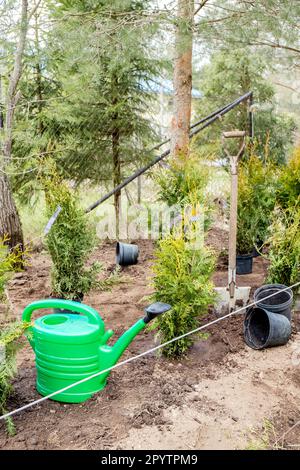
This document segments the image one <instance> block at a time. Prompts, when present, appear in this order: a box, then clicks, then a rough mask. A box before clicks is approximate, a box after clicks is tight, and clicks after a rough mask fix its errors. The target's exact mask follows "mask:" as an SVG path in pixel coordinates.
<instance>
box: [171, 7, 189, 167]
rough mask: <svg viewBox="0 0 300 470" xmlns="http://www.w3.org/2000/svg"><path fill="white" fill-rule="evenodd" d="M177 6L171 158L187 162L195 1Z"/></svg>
mask: <svg viewBox="0 0 300 470" xmlns="http://www.w3.org/2000/svg"><path fill="white" fill-rule="evenodd" d="M177 5H178V13H177V25H176V33H175V61H174V75H173V86H174V105H173V118H172V121H171V155H172V156H173V157H174V158H176V159H185V158H188V155H189V132H190V124H191V104H192V51H193V24H194V0H178V4H177Z"/></svg>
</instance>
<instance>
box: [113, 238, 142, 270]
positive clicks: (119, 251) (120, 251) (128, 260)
mask: <svg viewBox="0 0 300 470" xmlns="http://www.w3.org/2000/svg"><path fill="white" fill-rule="evenodd" d="M138 256H139V247H138V246H137V245H131V244H129V243H121V242H117V246H116V257H117V264H119V265H120V266H130V265H131V264H136V263H137V261H138Z"/></svg>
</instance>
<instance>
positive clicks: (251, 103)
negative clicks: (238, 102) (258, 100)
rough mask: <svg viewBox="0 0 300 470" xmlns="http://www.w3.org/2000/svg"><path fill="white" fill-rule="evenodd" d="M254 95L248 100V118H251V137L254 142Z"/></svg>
mask: <svg viewBox="0 0 300 470" xmlns="http://www.w3.org/2000/svg"><path fill="white" fill-rule="evenodd" d="M252 106H253V93H251V95H250V96H249V100H248V116H249V137H250V139H251V140H252V139H253V138H254V117H253V111H252Z"/></svg>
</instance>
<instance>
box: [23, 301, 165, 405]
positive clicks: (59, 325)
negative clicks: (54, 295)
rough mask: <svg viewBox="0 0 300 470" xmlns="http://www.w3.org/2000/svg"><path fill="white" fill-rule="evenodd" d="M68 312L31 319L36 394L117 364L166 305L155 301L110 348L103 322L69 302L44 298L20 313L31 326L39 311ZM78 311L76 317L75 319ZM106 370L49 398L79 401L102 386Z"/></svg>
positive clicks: (86, 308) (91, 311) (29, 333)
mask: <svg viewBox="0 0 300 470" xmlns="http://www.w3.org/2000/svg"><path fill="white" fill-rule="evenodd" d="M45 308H51V309H53V308H54V309H67V310H68V311H71V312H75V313H55V314H49V315H45V316H43V317H40V318H38V319H36V320H35V321H34V324H33V326H31V327H29V328H28V330H27V332H26V336H27V338H28V340H29V342H30V344H31V346H32V348H33V350H34V352H35V355H36V368H37V390H38V392H39V393H40V394H41V395H44V396H45V395H49V394H51V393H53V392H56V391H57V390H60V389H62V388H64V387H67V386H68V385H71V384H73V383H75V382H77V381H79V380H82V379H84V378H86V377H89V376H91V375H93V374H96V373H98V372H100V371H101V370H105V369H107V368H109V367H111V366H113V365H114V364H116V362H117V361H118V360H119V358H120V356H121V355H122V353H123V352H124V350H125V349H126V348H127V346H128V345H129V344H130V343H131V341H132V340H133V339H134V337H135V336H136V335H137V334H138V333H139V332H140V331H141V330H142V329H143V328H144V327H145V326H146V324H147V323H149V321H151V320H152V319H153V318H155V317H156V316H157V315H160V314H162V313H164V312H167V311H168V310H170V308H171V306H170V305H168V304H164V303H162V302H156V303H154V304H152V305H150V306H149V307H147V308H146V309H145V312H146V316H145V317H144V318H141V319H140V320H138V321H137V322H136V323H135V324H134V325H133V326H132V327H131V328H129V330H127V331H126V332H125V333H124V334H123V335H122V336H121V337H120V338H119V339H118V340H117V341H116V343H115V344H114V345H113V346H108V345H107V342H108V340H109V338H110V337H111V336H112V335H113V334H114V332H113V331H112V330H107V331H105V326H104V322H103V320H102V318H101V317H100V315H99V314H98V312H97V311H96V310H94V309H93V308H92V307H89V306H88V305H84V304H80V303H79V302H73V301H69V300H60V299H46V300H39V301H37V302H33V303H31V304H30V305H28V306H27V307H26V308H25V310H24V312H23V315H22V319H23V320H24V321H25V322H30V319H31V315H32V313H33V312H34V311H35V310H39V309H45ZM78 313H80V314H81V315H78ZM109 373H110V371H109V372H105V373H104V374H101V375H99V376H97V377H93V378H92V379H90V380H87V381H86V382H83V383H81V384H78V385H75V386H74V387H72V388H70V389H68V390H66V391H64V392H61V393H59V394H57V395H55V396H53V397H52V399H53V400H57V401H61V402H66V403H81V402H83V401H85V400H87V399H89V398H90V397H91V396H92V395H93V394H94V393H96V392H99V391H100V390H102V389H103V388H104V387H105V385H106V380H107V377H108V375H109Z"/></svg>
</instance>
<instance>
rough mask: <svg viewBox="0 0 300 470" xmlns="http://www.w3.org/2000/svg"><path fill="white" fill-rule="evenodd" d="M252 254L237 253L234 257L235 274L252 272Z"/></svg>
mask: <svg viewBox="0 0 300 470" xmlns="http://www.w3.org/2000/svg"><path fill="white" fill-rule="evenodd" d="M252 265H253V256H252V253H251V254H250V255H237V257H236V273H237V274H250V273H252Z"/></svg>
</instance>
